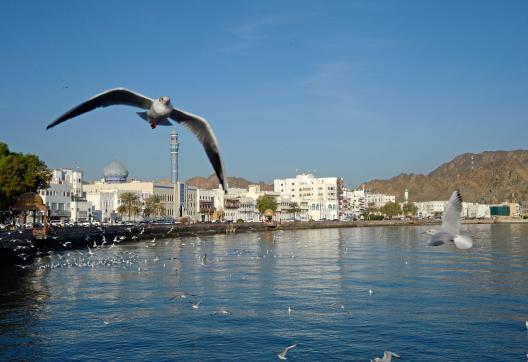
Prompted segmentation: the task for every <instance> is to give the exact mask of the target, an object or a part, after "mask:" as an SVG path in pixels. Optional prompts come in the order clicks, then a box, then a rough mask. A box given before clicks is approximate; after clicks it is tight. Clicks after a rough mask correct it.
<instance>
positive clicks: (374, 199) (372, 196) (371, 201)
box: [365, 192, 396, 208]
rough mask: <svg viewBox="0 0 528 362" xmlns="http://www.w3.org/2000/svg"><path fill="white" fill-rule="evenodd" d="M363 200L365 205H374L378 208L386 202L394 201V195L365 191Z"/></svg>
mask: <svg viewBox="0 0 528 362" xmlns="http://www.w3.org/2000/svg"><path fill="white" fill-rule="evenodd" d="M365 201H366V203H367V207H368V206H370V205H374V207H377V208H380V207H383V206H385V204H386V203H388V202H396V196H393V195H385V194H376V193H370V192H365Z"/></svg>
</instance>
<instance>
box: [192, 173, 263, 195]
mask: <svg viewBox="0 0 528 362" xmlns="http://www.w3.org/2000/svg"><path fill="white" fill-rule="evenodd" d="M185 183H186V184H187V185H190V186H195V187H198V188H200V189H208V190H212V189H216V188H218V177H216V175H215V174H212V175H211V176H209V177H208V178H205V177H199V176H195V177H193V178H190V179H188V180H187V181H185ZM227 184H228V185H229V187H236V188H242V189H247V187H248V185H260V189H261V190H263V191H273V185H268V184H266V183H264V182H263V181H259V182H252V181H248V180H246V179H244V178H242V177H228V178H227Z"/></svg>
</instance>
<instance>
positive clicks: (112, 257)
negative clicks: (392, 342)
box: [13, 228, 528, 362]
mask: <svg viewBox="0 0 528 362" xmlns="http://www.w3.org/2000/svg"><path fill="white" fill-rule="evenodd" d="M102 231H103V232H104V230H102ZM144 231H145V229H144V228H143V229H142V230H141V231H140V232H139V233H141V234H142V233H143V232H144ZM171 231H172V229H171V230H170V231H169V233H167V235H165V237H170V235H168V234H170V232H171ZM275 233H278V235H277V236H273V239H272V243H273V244H275V243H276V242H277V241H278V240H280V235H281V234H282V230H279V231H276V232H275ZM13 240H17V239H13ZM133 240H137V236H136V237H135V238H134V237H130V236H128V237H127V236H125V235H121V236H115V237H114V238H113V239H111V240H107V239H106V236H105V235H104V233H103V235H102V236H101V237H100V238H97V240H96V238H95V237H94V236H92V237H90V236H87V237H86V239H85V241H86V242H87V243H89V245H87V246H86V249H85V250H82V249H81V250H67V248H68V246H69V245H70V244H71V242H68V241H66V242H63V241H57V242H58V243H60V245H62V247H64V248H65V250H64V251H58V252H55V251H51V250H49V251H47V252H38V257H37V258H36V259H35V260H34V263H33V264H27V265H24V264H19V265H16V266H17V267H19V268H22V269H26V270H29V269H33V270H37V269H38V270H49V269H60V268H66V269H70V268H83V269H84V268H88V269H93V268H101V267H103V268H122V269H128V270H132V271H134V272H135V271H136V270H137V273H138V274H148V273H149V272H150V267H151V266H153V265H156V266H157V267H158V268H164V269H165V268H170V269H171V270H172V272H175V273H179V272H182V271H183V270H182V269H178V268H176V267H174V266H173V265H172V264H171V262H174V261H176V260H177V259H178V258H175V257H169V258H167V257H160V256H158V255H155V256H154V258H146V257H144V256H142V255H141V254H140V253H138V252H136V251H125V250H122V249H121V248H120V247H119V246H120V243H121V242H124V241H133ZM26 242H27V243H31V241H30V240H26ZM175 242H176V243H178V244H179V245H180V246H181V247H185V246H190V247H192V248H193V249H196V248H198V247H200V246H204V247H205V241H204V240H203V239H202V238H201V237H199V236H196V237H195V239H194V240H192V239H181V238H179V237H176V238H171V239H168V238H163V239H160V240H158V239H156V238H153V239H152V240H146V241H139V240H137V241H136V244H137V243H143V247H144V248H145V249H148V248H155V247H156V246H158V245H164V246H167V245H169V243H175ZM28 247H30V246H28ZM304 247H308V244H305V245H304ZM347 249H348V248H345V250H344V252H345V253H346V252H347ZM154 250H155V249H154ZM222 256H223V257H226V258H230V257H249V258H251V259H252V260H253V259H265V258H283V257H285V258H295V257H296V255H295V254H290V255H283V254H275V253H273V250H272V249H268V248H267V249H266V250H265V252H263V253H262V254H255V253H254V252H252V251H248V250H246V249H243V248H242V245H241V248H240V249H238V248H231V249H229V250H227V251H226V253H225V254H224V255H222ZM222 256H215V257H214V258H213V260H208V258H207V254H206V253H204V254H199V253H197V254H196V256H195V258H196V262H197V263H198V264H199V265H201V266H208V265H211V264H214V263H220V262H222V261H223V260H222V259H221V257H222ZM180 268H183V267H181V266H180ZM230 277H231V275H230ZM242 278H244V277H242ZM368 294H369V295H370V296H372V295H373V294H374V292H373V290H372V289H369V290H368ZM168 301H169V302H173V301H184V302H187V303H188V305H189V308H191V309H193V310H199V309H200V308H201V305H202V302H203V299H200V298H199V296H198V295H196V294H192V293H187V292H184V291H176V292H174V293H172V296H171V297H170V298H169V299H168ZM330 307H332V308H337V309H344V308H345V306H344V305H343V304H341V303H332V304H330ZM292 313H293V309H292V308H291V306H289V307H288V309H287V314H288V316H290V315H292ZM210 314H211V315H212V316H231V315H232V314H233V312H232V311H231V310H229V309H227V308H218V309H216V310H214V311H213V312H211V313H210ZM95 318H96V319H97V320H99V321H100V322H101V323H103V324H104V325H109V324H113V323H119V322H123V321H125V320H126V319H127V318H126V316H125V315H124V314H122V313H116V314H111V315H107V316H96V317H95ZM527 323H528V322H527ZM295 347H297V343H295V344H292V345H290V346H287V347H285V348H284V349H283V350H282V351H280V352H279V353H278V354H277V357H278V358H279V359H280V360H286V359H287V354H288V352H289V351H291V350H292V349H294V348H295ZM393 357H396V358H400V356H399V355H398V354H396V353H394V352H390V351H385V352H384V355H383V357H376V358H374V359H372V360H371V362H390V361H391V360H392V358H393Z"/></svg>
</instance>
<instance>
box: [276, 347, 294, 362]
mask: <svg viewBox="0 0 528 362" xmlns="http://www.w3.org/2000/svg"><path fill="white" fill-rule="evenodd" d="M295 347H297V343H296V344H293V345H291V346H289V347H286V348H284V350H283V351H282V352H280V353H279V354H277V357H279V359H281V360H283V361H284V360H287V359H288V358H287V357H286V354H287V353H288V351H289V350H290V349H293V348H295Z"/></svg>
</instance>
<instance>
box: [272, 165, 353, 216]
mask: <svg viewBox="0 0 528 362" xmlns="http://www.w3.org/2000/svg"><path fill="white" fill-rule="evenodd" d="M273 189H274V191H275V192H277V193H279V194H280V196H281V198H282V199H283V200H288V201H289V202H296V203H297V204H298V205H306V207H307V212H308V217H309V218H310V219H311V220H315V221H317V220H334V219H342V217H343V179H342V178H341V177H323V178H316V177H315V176H314V175H312V174H300V175H297V176H295V178H286V179H275V180H274V181H273Z"/></svg>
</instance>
